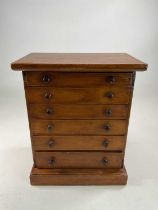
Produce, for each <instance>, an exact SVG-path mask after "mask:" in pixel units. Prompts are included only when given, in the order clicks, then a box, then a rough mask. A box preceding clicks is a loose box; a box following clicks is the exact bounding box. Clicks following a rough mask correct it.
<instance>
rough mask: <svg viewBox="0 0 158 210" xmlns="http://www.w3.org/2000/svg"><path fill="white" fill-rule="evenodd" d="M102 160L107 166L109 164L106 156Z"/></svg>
mask: <svg viewBox="0 0 158 210" xmlns="http://www.w3.org/2000/svg"><path fill="white" fill-rule="evenodd" d="M102 161H103V164H104V165H105V166H107V165H108V163H109V161H108V159H107V158H106V157H104V158H103V159H102Z"/></svg>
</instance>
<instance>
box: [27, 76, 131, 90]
mask: <svg viewBox="0 0 158 210" xmlns="http://www.w3.org/2000/svg"><path fill="white" fill-rule="evenodd" d="M23 74H24V81H25V84H26V85H27V86H53V87H98V86H106V85H107V86H109V85H110V86H116V85H117V86H131V85H132V73H63V72H61V73H55V72H25V73H23Z"/></svg>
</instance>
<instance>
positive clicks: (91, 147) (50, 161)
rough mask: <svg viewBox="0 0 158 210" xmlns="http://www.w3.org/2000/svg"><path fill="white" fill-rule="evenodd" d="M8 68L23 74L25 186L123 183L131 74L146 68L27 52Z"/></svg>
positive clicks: (89, 56)
mask: <svg viewBox="0 0 158 210" xmlns="http://www.w3.org/2000/svg"><path fill="white" fill-rule="evenodd" d="M11 67H12V69H14V70H21V71H22V73H23V80H24V87H25V95H26V103H27V109H28V118H29V126H30V134H31V142H32V151H33V160H34V165H33V168H32V171H31V175H30V180H31V184H33V185H51V184H52V185H58V184H60V185H61V184H63V185H71V184H73V185H82V184H84V185H86V184H87V185H88V184H98V185H101V184H126V182H127V172H126V169H125V167H124V154H125V146H126V138H127V131H128V123H129V116H130V108H131V102H132V95H133V87H134V80H135V72H136V71H144V70H146V69H147V64H145V63H143V62H141V61H139V60H138V59H135V58H133V57H132V56H130V55H128V54H124V53H96V54H95V53H72V54H71V53H65V54H64V53H63V54H60V53H43V54H42V53H31V54H29V55H27V56H25V57H23V58H22V59H20V60H18V61H15V62H13V63H12V64H11ZM140 114H141V113H140ZM127 155H128V154H127Z"/></svg>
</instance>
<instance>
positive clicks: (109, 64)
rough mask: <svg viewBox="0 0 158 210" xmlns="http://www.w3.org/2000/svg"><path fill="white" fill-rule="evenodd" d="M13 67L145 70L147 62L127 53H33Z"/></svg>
mask: <svg viewBox="0 0 158 210" xmlns="http://www.w3.org/2000/svg"><path fill="white" fill-rule="evenodd" d="M11 67H12V69H14V70H23V71H24V70H26V71H33V70H34V71H41V70H42V71H57V72H60V71H62V72H64V71H66V72H78V71H80V72H86V71H89V72H94V71H95V72H100V71H103V72H107V71H115V72H118V71H119V72H121V71H122V72H129V71H134V70H136V71H144V70H146V69H147V64H145V63H144V62H142V61H140V60H138V59H136V58H134V57H132V56H130V55H128V54H127V53H31V54H29V55H27V56H25V57H23V58H21V59H19V60H17V61H15V62H13V63H12V64H11Z"/></svg>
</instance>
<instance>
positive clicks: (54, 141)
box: [32, 136, 126, 151]
mask: <svg viewBox="0 0 158 210" xmlns="http://www.w3.org/2000/svg"><path fill="white" fill-rule="evenodd" d="M32 141H33V148H34V150H35V151H42V150H43V151H44V150H48V151H53V150H54V151H57V150H58V151H71V150H76V151H77V150H80V151H85V150H87V151H88V150H90V151H95V150H97V151H124V148H125V144H126V137H125V136H51V137H50V136H33V137H32Z"/></svg>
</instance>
